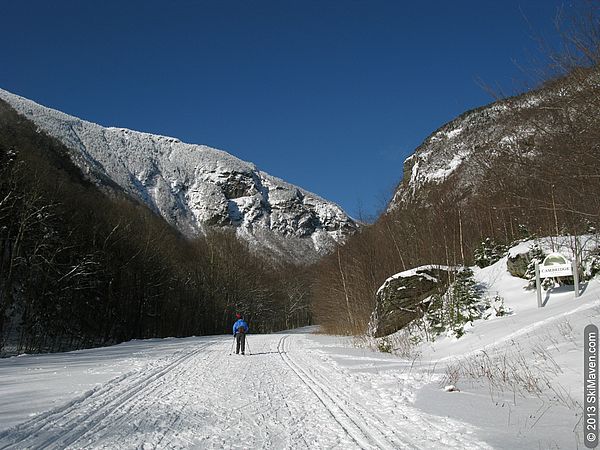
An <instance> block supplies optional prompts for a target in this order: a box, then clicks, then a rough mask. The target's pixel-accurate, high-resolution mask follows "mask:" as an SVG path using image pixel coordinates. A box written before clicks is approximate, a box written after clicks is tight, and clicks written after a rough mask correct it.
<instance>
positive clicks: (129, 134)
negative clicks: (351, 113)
mask: <svg viewBox="0 0 600 450" xmlns="http://www.w3.org/2000/svg"><path fill="white" fill-rule="evenodd" d="M0 100H4V101H5V102H7V103H8V104H9V105H10V106H11V107H12V108H13V109H15V110H16V111H17V112H18V113H19V114H21V115H23V116H24V117H26V118H27V119H29V120H31V121H32V122H34V123H35V125H36V126H37V127H38V129H39V130H41V131H43V132H45V133H47V134H48V135H50V136H52V137H55V138H57V139H58V140H59V141H61V142H62V143H63V144H64V145H65V146H66V147H68V148H69V149H70V150H71V157H72V159H73V161H74V162H75V163H76V164H77V165H78V166H79V167H80V168H81V169H82V171H83V172H84V173H85V174H86V176H88V177H89V178H90V179H91V180H93V181H94V182H95V183H96V184H98V185H99V186H102V187H103V188H105V189H120V190H122V191H124V192H126V193H127V194H129V195H130V196H132V197H134V198H136V199H137V200H139V201H140V202H142V203H144V204H146V205H147V206H148V207H149V208H151V209H152V210H153V211H155V212H156V213H158V214H159V215H161V216H162V217H164V218H165V219H166V220H167V221H168V222H169V223H170V224H172V225H173V226H174V227H176V228H177V229H178V230H180V231H181V232H182V233H183V234H185V235H186V236H189V237H193V236H195V235H198V234H202V233H204V232H206V231H207V230H208V229H209V228H210V227H219V228H223V227H224V228H230V229H233V230H235V231H236V233H237V234H238V236H240V237H241V238H243V239H245V240H246V241H248V242H249V244H250V245H251V247H252V248H254V249H256V250H259V251H266V252H267V253H270V254H272V255H275V256H277V257H283V258H285V259H287V260H290V261H296V262H309V261H312V260H314V259H316V258H318V257H319V256H320V255H323V254H325V253H327V252H328V251H329V250H330V249H331V248H332V247H333V245H334V244H335V243H336V242H340V241H343V240H344V239H345V237H347V236H348V235H350V234H352V233H354V232H355V231H356V229H357V224H356V223H355V222H354V221H353V220H352V219H351V218H350V217H349V216H348V215H347V214H346V213H345V212H344V211H343V210H342V209H341V208H340V207H339V206H337V205H335V204H333V203H331V202H328V201H326V200H324V199H322V198H320V197H318V196H317V195H315V194H312V193H310V192H307V191H305V190H303V189H301V188H299V187H297V186H294V185H292V184H289V183H286V182H285V181H283V180H281V179H279V178H276V177H273V176H271V175H269V174H267V173H265V172H263V171H261V170H259V169H258V168H257V167H256V166H255V165H254V164H252V163H249V162H245V161H242V160H240V159H238V158H236V157H234V156H232V155H231V154H229V153H227V152H224V151H221V150H217V149H214V148H210V147H207V146H204V145H195V144H187V143H184V142H181V141H180V140H178V139H176V138H172V137H166V136H159V135H154V134H149V133H142V132H137V131H132V130H128V129H124V128H107V127H103V126H100V125H97V124H94V123H91V122H87V121H85V120H81V119H78V118H77V117H73V116H70V115H68V114H64V113H62V112H60V111H56V110H53V109H50V108H46V107H44V106H41V105H39V104H37V103H35V102H33V101H30V100H27V99H25V98H23V97H20V96H17V95H14V94H12V93H10V92H7V91H5V90H2V89H0Z"/></svg>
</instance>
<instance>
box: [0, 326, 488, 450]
mask: <svg viewBox="0 0 600 450" xmlns="http://www.w3.org/2000/svg"><path fill="white" fill-rule="evenodd" d="M345 342H347V341H346V340H344V339H339V338H334V337H327V336H320V335H311V334H306V333H294V334H292V333H284V334H271V335H256V336H254V335H252V336H250V337H249V344H250V350H251V355H247V356H241V355H240V356H237V355H230V354H229V353H230V351H231V338H230V337H226V336H216V337H215V336H213V337H199V338H187V339H166V340H152V341H137V342H130V343H126V344H122V345H117V346H114V347H108V348H100V349H94V350H85V351H77V352H70V353H62V354H54V355H29V356H21V357H13V358H9V359H5V360H2V361H0V422H1V424H2V425H1V426H2V431H0V448H15V449H17V448H19V449H20V448H277V449H279V448H389V449H392V448H396V449H399V448H432V449H433V448H440V447H444V448H473V449H475V448H486V447H487V446H486V444H485V443H484V442H483V441H482V440H481V439H479V438H478V437H477V434H476V428H475V427H473V426H469V425H465V424H462V423H460V422H458V421H456V420H454V419H451V418H440V417H436V416H435V415H433V414H429V413H425V412H422V411H419V410H418V409H416V408H414V407H413V406H411V398H410V396H407V395H406V392H405V391H404V389H403V384H404V383H403V381H405V380H406V379H405V376H406V374H407V373H408V366H407V363H406V362H403V361H399V360H398V359H396V358H394V357H391V356H386V355H377V354H372V353H370V352H367V351H365V350H357V349H350V348H347V347H345ZM379 371H384V372H386V373H387V374H388V377H384V378H382V379H380V378H379V377H378V372H379ZM390 377H391V378H390ZM421 378H422V377H421V376H419V375H417V376H416V377H414V380H413V382H412V384H411V386H413V385H416V384H415V383H419V382H420V381H419V380H420V379H421Z"/></svg>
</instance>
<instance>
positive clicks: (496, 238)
mask: <svg viewBox="0 0 600 450" xmlns="http://www.w3.org/2000/svg"><path fill="white" fill-rule="evenodd" d="M587 14H588V15H587V16H585V17H584V16H580V17H578V18H577V20H574V21H573V22H571V24H573V25H574V26H573V27H572V28H571V29H569V30H568V31H566V32H565V33H564V35H563V37H564V40H565V46H564V47H563V50H562V52H561V53H560V54H551V55H550V56H551V58H550V60H551V61H553V64H554V65H553V66H552V69H553V70H552V74H551V76H548V77H547V78H546V81H545V82H544V83H543V84H542V86H541V87H540V88H539V89H538V90H537V91H536V92H537V93H538V94H539V95H537V98H538V99H540V101H539V102H537V104H535V105H533V106H531V107H527V108H514V111H513V112H512V113H511V114H510V115H509V116H508V117H509V118H508V119H507V120H509V121H510V122H509V123H508V124H507V125H508V126H509V127H511V128H512V129H513V130H514V135H513V136H512V138H513V140H512V141H513V142H514V143H515V144H514V145H510V146H508V145H505V146H500V145H497V144H498V143H494V142H490V143H483V144H484V145H487V146H488V147H487V148H485V149H484V151H479V152H476V153H475V154H476V157H475V158H473V159H472V160H470V161H469V164H470V166H471V169H472V170H471V172H472V173H476V174H478V177H479V179H478V181H477V184H476V189H475V190H473V189H471V190H468V191H464V190H460V189H455V188H454V185H455V181H456V178H455V177H460V176H461V174H460V173H456V174H454V175H453V176H451V177H450V178H449V179H448V180H446V182H444V183H442V184H439V185H428V186H427V187H426V189H424V190H423V191H422V192H421V193H420V194H421V195H420V196H419V198H418V199H416V200H414V201H411V200H408V201H406V202H403V203H401V204H400V206H399V207H397V208H395V209H393V210H391V211H387V212H386V213H384V214H383V215H382V216H381V217H379V218H378V220H377V221H376V222H375V223H373V224H372V225H369V226H367V227H365V228H363V229H362V231H361V232H360V233H359V234H357V235H355V236H353V237H351V238H350V239H349V240H348V242H347V243H346V244H345V245H343V246H340V247H339V248H338V249H337V250H336V251H335V253H333V254H331V255H329V256H328V257H326V258H324V259H323V260H322V261H321V262H320V265H319V268H318V270H316V271H315V273H316V274H317V279H316V281H315V283H314V285H313V298H314V303H313V312H314V316H315V320H316V321H317V322H318V323H320V324H321V325H322V326H323V327H324V330H325V331H328V332H333V333H342V334H360V333H365V332H366V330H367V325H368V323H369V320H370V317H371V313H372V311H373V309H374V304H375V294H376V292H377V289H378V288H379V287H380V286H381V285H382V283H383V282H384V281H385V279H386V278H387V277H389V276H391V275H392V274H394V273H397V272H400V271H403V270H406V269H409V268H413V267H416V266H419V265H422V264H445V265H452V266H460V265H465V264H473V261H474V254H475V253H476V251H477V249H478V246H480V245H481V242H482V241H485V240H486V239H490V240H491V241H493V242H497V243H500V244H504V245H508V244H510V243H512V242H514V241H516V240H519V239H522V238H525V237H528V236H533V235H538V236H545V235H560V234H575V235H576V234H581V233H585V232H588V231H594V230H598V229H599V225H600V113H599V112H600V25H599V20H598V18H599V17H600V13H599V11H598V9H597V7H593V8H592V9H591V10H588V13H587ZM545 93H552V94H550V95H545ZM520 99H522V97H521V98H515V99H506V100H504V103H505V104H506V105H508V106H509V107H510V106H511V104H514V103H516V102H518V101H519V100H520ZM524 127H526V128H528V129H529V130H533V132H532V133H525V134H523V133H521V132H520V131H519V130H522V129H523V128H524Z"/></svg>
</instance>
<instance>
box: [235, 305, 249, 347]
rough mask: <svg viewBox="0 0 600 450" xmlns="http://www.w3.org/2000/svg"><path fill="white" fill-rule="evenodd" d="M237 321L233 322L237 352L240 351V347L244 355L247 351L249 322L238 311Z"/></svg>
mask: <svg viewBox="0 0 600 450" xmlns="http://www.w3.org/2000/svg"><path fill="white" fill-rule="evenodd" d="M235 317H236V319H237V321H236V322H235V323H234V324H233V336H234V337H235V341H236V346H235V353H236V355H237V354H239V353H240V348H241V350H242V355H243V354H244V353H245V351H246V333H247V332H248V323H246V321H245V320H244V319H242V315H241V314H240V313H237V314H236V315H235Z"/></svg>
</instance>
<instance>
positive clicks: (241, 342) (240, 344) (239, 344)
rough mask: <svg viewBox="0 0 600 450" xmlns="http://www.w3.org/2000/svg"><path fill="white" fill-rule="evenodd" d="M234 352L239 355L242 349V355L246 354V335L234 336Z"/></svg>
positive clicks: (238, 334)
mask: <svg viewBox="0 0 600 450" xmlns="http://www.w3.org/2000/svg"><path fill="white" fill-rule="evenodd" d="M235 342H236V345H235V352H236V353H239V352H240V348H241V349H242V355H243V354H244V353H245V352H246V333H237V334H236V335H235Z"/></svg>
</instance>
